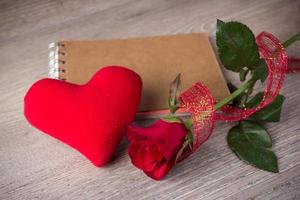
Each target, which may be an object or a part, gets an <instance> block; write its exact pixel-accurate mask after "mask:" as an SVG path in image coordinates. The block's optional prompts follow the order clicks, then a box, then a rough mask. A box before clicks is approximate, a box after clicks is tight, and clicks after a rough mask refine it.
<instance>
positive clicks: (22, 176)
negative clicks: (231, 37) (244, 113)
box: [0, 0, 300, 199]
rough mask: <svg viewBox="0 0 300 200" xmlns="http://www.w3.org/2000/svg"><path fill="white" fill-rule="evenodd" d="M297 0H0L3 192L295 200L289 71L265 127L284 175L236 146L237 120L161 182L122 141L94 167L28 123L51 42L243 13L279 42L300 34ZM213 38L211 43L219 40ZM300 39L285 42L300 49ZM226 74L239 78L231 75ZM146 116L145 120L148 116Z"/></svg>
mask: <svg viewBox="0 0 300 200" xmlns="http://www.w3.org/2000/svg"><path fill="white" fill-rule="evenodd" d="M299 3H300V2H299V1H296V0H287V1H280V0H272V1H259V0H253V1H243V0H242V1H240V0H228V1H218V0H211V1H198V0H152V1H148V0H140V1H138V0H123V1H120V0H110V1H105V0H103V1H97V0H86V1H80V0H74V1H71V0H63V1H62V0H61V1H58V0H57V1H51V0H27V1H24V0H12V1H11V0H1V1H0V50H1V51H0V52H1V54H0V61H1V66H0V94H1V95H0V199H299V198H300V190H299V189H300V150H299V149H300V116H299V113H300V88H299V85H300V78H299V75H297V74H292V75H288V76H287V79H286V81H285V83H284V86H283V89H282V93H283V94H284V95H285V96H286V97H287V98H286V101H285V103H284V106H283V110H282V119H281V122H280V123H273V124H272V123H270V124H268V125H267V127H268V130H269V131H270V133H271V135H272V139H273V141H274V151H275V152H276V154H277V156H278V158H279V167H280V173H279V174H272V173H268V172H264V171H260V170H257V169H255V168H253V167H251V166H248V165H246V164H244V163H243V162H242V161H240V160H238V158H237V157H236V156H235V155H234V154H232V153H231V152H230V150H229V149H228V147H227V144H226V141H225V137H226V133H227V131H228V129H229V128H230V126H231V125H232V124H229V123H218V124H217V126H216V128H215V130H214V133H213V136H212V137H211V138H210V140H209V141H208V142H206V143H205V144H204V145H203V146H202V147H201V149H200V150H199V151H198V152H197V153H195V154H194V155H193V156H192V157H190V158H188V159H187V160H185V161H184V162H182V163H180V164H178V165H177V166H176V167H175V168H174V169H173V170H172V171H171V173H170V174H169V175H168V176H167V178H166V179H165V180H163V181H160V182H156V181H153V180H151V179H149V178H148V177H146V176H145V175H144V174H143V173H142V172H141V171H139V170H137V169H136V168H134V167H133V166H132V165H131V164H130V160H129V158H128V156H127V154H126V146H127V144H126V142H124V143H122V145H121V146H120V149H119V151H118V153H117V156H116V158H115V159H114V160H113V161H112V162H111V163H110V164H109V165H108V166H107V167H104V168H100V169H98V168H95V167H94V166H93V165H91V164H90V162H89V161H88V160H86V159H85V158H83V156H81V155H80V154H79V153H78V152H76V151H75V150H72V149H71V148H69V147H67V146H66V145H64V144H62V143H60V142H58V141H57V140H54V139H52V138H51V137H49V136H47V135H45V134H42V133H41V132H39V131H37V130H35V129H34V128H32V127H31V126H30V125H29V124H28V123H27V122H26V120H25V119H24V117H23V96H24V94H25V92H26V90H27V89H28V88H29V86H30V85H31V84H32V83H33V82H34V81H36V80H38V79H40V78H42V77H45V76H46V74H47V70H46V66H47V46H48V44H49V43H50V42H53V41H57V40H63V39H114V38H128V37H136V36H150V35H151V36H152V35H162V34H176V33H190V32H201V31H206V32H208V33H209V34H210V36H211V41H212V42H213V41H214V32H215V24H216V18H220V19H222V20H225V21H226V20H238V21H241V22H243V23H246V24H248V25H249V26H250V27H251V29H252V30H253V31H254V32H255V33H256V34H257V33H259V32H260V31H263V30H266V31H269V32H271V33H273V34H275V35H276V36H278V37H279V38H281V39H282V40H285V39H287V38H288V37H289V36H290V35H291V34H293V33H295V32H296V31H300V12H299ZM213 43H214V42H213ZM299 48H300V45H294V46H293V47H291V49H289V54H291V55H298V56H300V54H299ZM225 75H226V78H227V80H233V81H234V82H236V81H237V77H236V76H235V75H232V74H231V73H228V72H226V74H225ZM144 123H149V122H144Z"/></svg>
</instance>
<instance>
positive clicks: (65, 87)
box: [24, 66, 142, 166]
mask: <svg viewBox="0 0 300 200" xmlns="http://www.w3.org/2000/svg"><path fill="white" fill-rule="evenodd" d="M141 90H142V81H141V78H140V76H139V75H138V74H136V73H135V72H133V71H131V70H129V69H127V68H124V67H115V66H110V67H105V68H102V69H101V70H99V71H98V72H97V73H96V74H95V75H94V76H93V78H92V79H91V80H90V81H89V82H88V83H87V84H85V85H76V84H71V83H67V82H63V81H60V80H55V79H42V80H40V81H37V82H36V83H34V84H33V85H32V86H31V88H30V89H29V90H28V92H27V94H26V96H25V98H24V114H25V116H26V118H27V120H28V121H29V122H30V123H31V124H32V125H33V126H35V127H36V128H38V129H40V130H41V131H43V132H45V133H47V134H49V135H51V136H53V137H55V138H57V139H59V140H61V141H63V142H65V143H66V144H68V145H70V146H72V147H73V148H75V149H77V150H78V151H80V152H81V153H82V154H83V155H85V156H86V157H87V158H88V159H89V160H90V161H91V162H92V163H94V165H96V166H103V165H104V164H106V163H107V162H108V161H109V160H110V158H111V157H112V155H113V154H114V152H115V150H116V148H117V146H118V144H119V142H120V140H121V138H122V137H123V136H124V133H125V128H126V126H127V125H128V124H130V123H131V122H132V121H133V119H134V116H135V113H136V110H137V107H138V104H139V101H140V97H141Z"/></svg>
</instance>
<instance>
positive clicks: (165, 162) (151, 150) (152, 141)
mask: <svg viewBox="0 0 300 200" xmlns="http://www.w3.org/2000/svg"><path fill="white" fill-rule="evenodd" d="M186 134H187V129H186V128H185V126H184V125H183V123H179V122H167V121H164V120H161V119H159V120H158V121H156V122H155V123H154V124H153V125H151V126H150V127H146V128H145V127H137V126H129V127H128V131H127V137H128V139H129V141H130V145H129V148H128V154H129V156H130V158H131V162H132V164H133V165H135V166H136V167H137V168H139V169H141V170H143V171H144V172H145V174H146V175H148V176H149V177H151V178H153V179H155V180H161V179H162V178H163V177H164V176H165V175H166V174H167V173H168V172H169V171H170V170H171V168H172V167H173V166H174V165H175V159H176V155H177V153H178V151H179V150H180V149H181V147H182V144H183V142H184V139H185V136H186Z"/></svg>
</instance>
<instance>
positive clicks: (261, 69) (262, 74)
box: [252, 59, 269, 83]
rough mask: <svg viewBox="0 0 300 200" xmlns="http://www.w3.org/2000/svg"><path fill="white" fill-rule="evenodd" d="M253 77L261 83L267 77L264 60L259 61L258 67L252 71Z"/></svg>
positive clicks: (267, 72)
mask: <svg viewBox="0 0 300 200" xmlns="http://www.w3.org/2000/svg"><path fill="white" fill-rule="evenodd" d="M252 73H253V75H254V76H256V77H257V79H258V80H260V81H261V82H262V83H263V82H265V80H266V79H267V77H268V74H269V71H268V67H267V64H266V62H265V59H260V60H259V62H258V65H257V66H256V67H255V68H254V69H253V71H252Z"/></svg>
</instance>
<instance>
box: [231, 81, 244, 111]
mask: <svg viewBox="0 0 300 200" xmlns="http://www.w3.org/2000/svg"><path fill="white" fill-rule="evenodd" d="M227 85H228V88H229V91H230V93H233V92H234V91H235V90H237V89H238V88H237V87H236V86H235V85H233V84H232V83H228V84H227ZM245 95H246V93H245V92H242V93H241V94H240V95H239V96H237V97H236V98H234V99H233V100H232V105H233V106H235V107H240V105H241V102H242V100H243V99H244V98H245Z"/></svg>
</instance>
